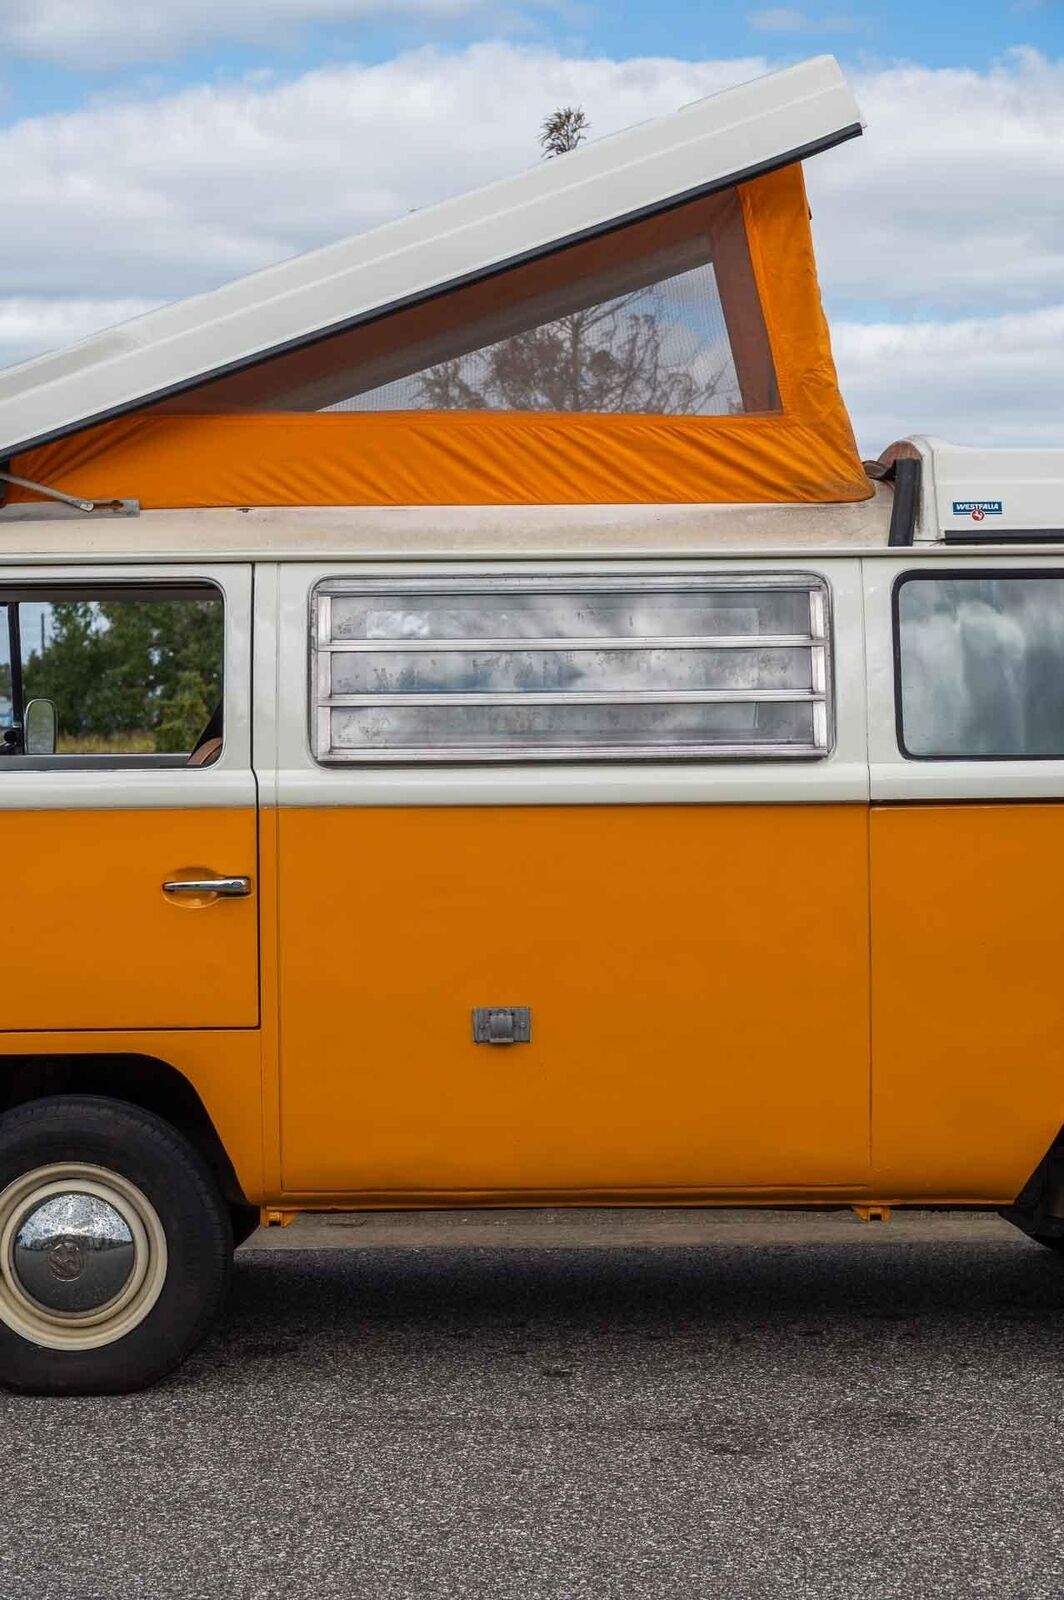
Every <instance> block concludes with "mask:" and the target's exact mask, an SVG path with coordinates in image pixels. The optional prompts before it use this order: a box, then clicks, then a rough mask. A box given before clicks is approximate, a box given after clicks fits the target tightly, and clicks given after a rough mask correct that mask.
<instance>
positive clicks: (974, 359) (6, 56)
mask: <svg viewBox="0 0 1064 1600" xmlns="http://www.w3.org/2000/svg"><path fill="white" fill-rule="evenodd" d="M825 50H830V51H833V52H834V53H835V54H836V55H837V56H838V57H839V58H840V60H841V61H842V63H843V65H844V67H845V69H846V71H847V73H848V75H849V77H850V79H851V82H852V83H853V86H854V88H855V90H856V93H857V96H858V99H859V101H860V103H861V106H862V110H863V112H864V115H865V118H866V121H867V123H868V130H867V133H866V135H865V137H864V138H863V139H861V140H857V141H855V142H854V143H852V144H849V145H846V146H844V147H842V148H840V149H838V150H835V151H832V152H829V153H828V154H826V155H823V156H819V157H817V158H816V160H814V161H813V162H811V163H810V166H809V169H808V180H809V186H810V191H811V198H812V202H813V208H814V229H815V234H816V242H817V251H818V258H819V262H820V270H821V280H822V284H823V289H824V295H825V300H826V304H827V309H828V314H829V317H830V319H831V324H832V329H833V337H834V344H835V354H836V359H837V362H838V365H839V369H840V374H841V377H842V382H843V388H844V391H845V394H846V397H847V400H848V401H849V404H850V408H851V412H852V414H853V416H854V420H855V424H856V426H857V429H858V433H859V436H860V440H861V444H862V446H863V448H864V449H865V450H866V452H871V453H878V451H879V450H880V449H881V448H882V447H883V446H884V445H885V444H886V443H888V442H889V441H890V440H892V439H895V438H897V437H899V436H901V435H903V434H906V433H912V432H918V431H919V432H932V433H938V434H942V435H944V436H946V437H948V438H952V439H954V440H956V441H958V442H963V443H990V444H993V443H998V444H1039V443H1048V444H1059V445H1064V3H1062V0H1011V3H1010V0H1000V3H998V0H971V3H970V4H969V5H967V6H961V5H957V4H956V3H948V4H947V3H945V0H924V3H923V4H917V3H916V0H878V3H877V0H838V3H837V4H835V3H826V4H825V5H823V6H822V7H820V8H813V7H811V6H810V7H804V8H801V9H799V8H796V7H795V8H792V7H790V6H758V5H757V4H756V0H755V3H754V4H753V5H752V6H751V7H750V9H749V10H747V9H745V8H744V7H743V5H742V4H741V0H740V4H738V5H735V4H734V3H731V4H728V5H725V4H716V3H713V0H658V3H656V4H654V5H649V4H648V3H647V0H622V3H617V0H610V3H607V0H0V61H2V63H3V65H2V66H0V217H2V219H3V222H2V230H3V247H2V251H0V261H2V263H3V267H2V275H0V365H7V364H10V363H13V362H16V361H20V360H24V359H26V358H27V357H29V356H31V355H34V354H37V353H39V352H40V351H42V350H45V349H50V348H55V347H56V346H60V345H63V344H66V343H69V342H71V341H72V340H74V339H78V338H81V337H83V336H84V335H86V334H88V333H90V332H93V331H94V330H96V329H97V328H100V327H103V326H106V325H107V324H110V323H113V322H116V321H120V320H122V319H124V318H127V317H130V316H135V315H137V314H138V313H139V312H141V311H144V310H147V309H149V308H150V307H152V306H155V305H158V304H160V303H161V302H163V301H166V300H171V299H175V298H178V297H180V296H183V295H186V294H190V293H194V292H197V291H199V290H202V289H205V288H209V287H212V286H213V285H215V284H218V283H222V282H224V281H225V280H226V279H228V278H232V277H235V276H237V275H239V274H241V273H243V272H247V271H250V270H252V269H254V268H257V267H261V266H264V265H266V264H268V263H269V262H272V261H276V260H278V259H280V258H281V257H284V256H288V255H292V254H293V253H296V252H298V251H301V250H304V249H307V248H309V247H310V246H313V245H317V244H322V243H325V242H327V241H329V240H331V239H334V238H337V237H339V236H341V235H344V234H347V233H350V232H353V231H356V230H359V229H363V228H366V227H371V226H373V225H374V224H375V223H378V222H382V221H385V220H387V219H389V218H391V217H394V216H397V215H400V214H402V213H403V212H405V211H408V210H409V209H410V208H411V207H414V206H424V205H427V204H431V203H432V202H433V201H434V200H438V199H442V198H444V197H445V196H447V195H450V194H454V193H457V192H459V191H461V190H463V189H466V188H469V187H473V186H475V185H477V184H480V183H483V182H485V181H487V180H489V179H492V178H495V177H499V176H502V175H504V174H506V173H510V172H514V171H517V170H519V169H520V168H522V167H524V166H527V165H528V164H529V163H530V162H531V161H532V160H534V159H535V157H536V153H537V152H536V134H537V129H538V126H539V123H540V122H541V120H542V118H543V116H544V115H545V114H546V113H547V112H548V111H550V110H551V109H552V108H553V107H554V106H556V105H558V104H561V103H569V102H578V103H580V104H581V105H582V106H583V107H584V108H585V110H586V111H587V113H588V115H589V116H590V118H591V121H592V127H593V131H594V133H596V134H606V133H611V132H613V131H615V130H616V129H618V128H621V127H624V126H625V125H627V124H629V123H632V122H636V121H640V120H642V119H644V118H646V117H650V116H655V115H658V114H660V113H662V112H667V111H671V110H673V109H674V108H675V107H677V106H680V105H683V104H684V103H685V102H687V101H689V100H692V99H695V98H697V97H698V96H701V95H705V94H711V93H712V92H713V91H714V90H716V89H719V88H722V87H724V86H726V85H728V84H732V83H736V82H740V81H742V80H744V79H747V78H751V77H754V76H756V75H757V74H758V73H761V72H764V71H767V70H769V69H770V68H772V67H776V66H782V65H786V64H788V63H790V62H792V61H795V60H799V59H801V58H802V57H804V56H808V55H812V54H816V53H819V52H821V51H825Z"/></svg>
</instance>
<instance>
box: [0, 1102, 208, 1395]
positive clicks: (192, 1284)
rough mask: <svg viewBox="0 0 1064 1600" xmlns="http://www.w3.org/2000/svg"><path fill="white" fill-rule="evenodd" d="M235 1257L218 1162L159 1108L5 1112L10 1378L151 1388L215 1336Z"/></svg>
mask: <svg viewBox="0 0 1064 1600" xmlns="http://www.w3.org/2000/svg"><path fill="white" fill-rule="evenodd" d="M232 1253H233V1234H232V1225H231V1222H230V1218H229V1212H228V1209H227V1207H226V1205H225V1202H224V1201H223V1199H222V1197H221V1195H220V1194H219V1193H218V1189H217V1186H216V1184H215V1182H214V1179H213V1177H212V1175H211V1173H210V1171H209V1169H208V1168H207V1166H206V1164H205V1163H204V1162H203V1160H202V1159H201V1158H200V1156H199V1154H198V1153H197V1151H196V1150H195V1149H194V1148H193V1146H192V1145H191V1144H189V1143H188V1141H187V1140H186V1139H185V1138H184V1137H183V1136H182V1135H181V1134H179V1133H178V1132H177V1131H176V1130H175V1129H174V1128H172V1127H170V1125H169V1124H168V1123H165V1122H163V1121H162V1120H161V1119H160V1118H159V1117H156V1116H154V1115H153V1114H152V1113H151V1112H148V1111H142V1110H141V1109H140V1108H139V1107H138V1106H133V1105H128V1104H126V1103H125V1102H124V1101H118V1100H107V1099H102V1098H98V1097H96V1096H90V1095H56V1096H54V1097H52V1098H49V1099H45V1100H37V1101H34V1102H33V1103H31V1104H29V1105H25V1106H19V1107H17V1108H16V1109H15V1110H14V1111H9V1112H7V1113H6V1114H5V1115H3V1116H0V1383H3V1384H6V1385H7V1386H8V1387H10V1388H15V1389H21V1390H25V1391H28V1392H31V1393H34V1394H120V1393H126V1392H129V1391H131V1390H135V1389H142V1388H144V1387H145V1386H146V1385H148V1384H150V1383H153V1382H154V1381H155V1380H156V1379H157V1378H161V1377H162V1376H163V1375H164V1374H165V1373H167V1372H169V1371H170V1370H171V1369H172V1368H173V1367H175V1366H177V1365H178V1363H179V1362H181V1361H183V1360H184V1358H185V1356H186V1355H188V1354H189V1352H190V1351H191V1350H192V1349H193V1348H194V1347H195V1346H196V1345H197V1344H198V1343H199V1341H200V1339H201V1338H202V1337H203V1335H204V1334H205V1333H206V1332H207V1330H208V1328H209V1327H210V1325H211V1323H212V1321H213V1320H214V1317H215V1316H216V1314H217V1312H218V1310H219V1309H220V1307H221V1304H222V1302H223V1299H224V1295H225V1291H226V1288H227V1285H228V1278H229V1272H230V1266H231V1261H232Z"/></svg>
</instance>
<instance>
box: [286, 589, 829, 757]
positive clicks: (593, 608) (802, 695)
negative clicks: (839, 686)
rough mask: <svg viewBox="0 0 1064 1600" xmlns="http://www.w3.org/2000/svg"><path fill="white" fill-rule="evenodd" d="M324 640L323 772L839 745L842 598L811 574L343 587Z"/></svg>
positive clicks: (317, 607) (789, 753) (317, 612)
mask: <svg viewBox="0 0 1064 1600" xmlns="http://www.w3.org/2000/svg"><path fill="white" fill-rule="evenodd" d="M313 638H314V663H313V682H314V686H315V694H314V707H313V714H314V719H315V728H314V739H315V753H316V755H317V758H318V760H319V761H322V762H327V763H333V762H424V761H432V762H444V761H452V762H497V761H520V762H524V761H532V760H534V761H607V760H608V761H629V760H661V759H686V760H707V759H714V760H742V759H754V760H783V759H789V758H805V759H809V758H815V757H818V756H824V755H826V754H827V753H828V751H829V749H830V746H831V696H830V649H829V645H830V640H829V636H828V604H827V593H826V590H825V587H824V585H823V583H822V582H821V581H820V580H819V579H818V578H813V577H809V576H807V575H805V574H778V575H776V574H774V575H772V576H771V577H765V576H762V575H758V576H756V577H753V576H735V577H726V578H724V577H716V576H713V575H712V574H707V575H705V576H685V577H645V578H640V577H626V578H613V579H609V578H599V577H594V578H593V577H585V578H571V577H563V576H560V575H559V576H557V577H542V576H536V577H525V576H516V575H515V576H505V577H500V576H485V577H478V578H458V579H437V580H435V581H433V580H426V579H423V578H417V579H415V578H410V579H405V578H380V579H373V580H365V581H362V580H355V579H335V580H327V581H326V582H324V583H321V584H319V585H318V587H317V589H316V591H315V596H314V617H313Z"/></svg>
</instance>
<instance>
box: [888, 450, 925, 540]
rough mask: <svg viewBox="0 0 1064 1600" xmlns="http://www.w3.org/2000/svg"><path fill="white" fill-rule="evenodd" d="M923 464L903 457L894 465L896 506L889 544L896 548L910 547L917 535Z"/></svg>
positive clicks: (911, 457) (891, 520)
mask: <svg viewBox="0 0 1064 1600" xmlns="http://www.w3.org/2000/svg"><path fill="white" fill-rule="evenodd" d="M921 476H922V473H921V463H920V460H919V458H918V457H913V456H901V457H899V459H898V460H897V461H895V463H894V471H893V473H892V477H893V479H894V504H893V506H892V507H891V512H890V533H889V535H888V537H887V544H888V545H891V546H892V547H894V548H897V547H898V546H900V545H910V544H912V542H913V538H914V537H915V534H916V512H917V509H918V507H919V504H920V479H921Z"/></svg>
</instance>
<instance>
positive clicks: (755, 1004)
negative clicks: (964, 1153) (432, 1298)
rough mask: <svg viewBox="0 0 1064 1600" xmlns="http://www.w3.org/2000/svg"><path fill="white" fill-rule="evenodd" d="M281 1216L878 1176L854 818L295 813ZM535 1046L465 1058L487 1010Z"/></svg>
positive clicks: (680, 811) (598, 810)
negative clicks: (316, 1196)
mask: <svg viewBox="0 0 1064 1600" xmlns="http://www.w3.org/2000/svg"><path fill="white" fill-rule="evenodd" d="M277 826H278V829H279V841H280V850H279V873H280V880H279V883H280V902H279V915H280V929H281V943H280V968H279V999H280V1014H281V1040H280V1059H281V1124H282V1143H283V1156H284V1181H285V1189H286V1191H288V1192H289V1193H300V1194H302V1193H307V1194H310V1193H312V1192H315V1191H316V1192H318V1193H322V1192H330V1193H334V1194H335V1193H349V1194H350V1193H358V1194H359V1196H360V1197H362V1198H363V1199H365V1198H371V1197H372V1195H373V1194H377V1195H380V1194H382V1193H388V1194H393V1195H407V1196H410V1195H416V1194H418V1193H420V1194H422V1195H427V1194H429V1193H432V1194H439V1193H445V1192H447V1191H452V1192H453V1191H460V1190H466V1191H471V1190H472V1191H478V1192H489V1191H490V1192H491V1193H494V1194H499V1193H501V1192H505V1193H514V1192H524V1193H525V1194H526V1196H527V1195H535V1194H539V1195H540V1196H543V1195H545V1194H550V1195H551V1196H557V1195H559V1194H563V1193H565V1192H571V1193H572V1194H573V1196H574V1197H575V1196H576V1194H578V1193H581V1192H582V1193H584V1194H585V1195H587V1194H589V1193H607V1192H608V1193H610V1194H612V1195H613V1196H614V1197H620V1196H622V1195H630V1196H632V1197H636V1198H638V1197H640V1196H644V1197H645V1196H646V1195H648V1194H651V1193H653V1194H655V1195H666V1196H668V1194H670V1193H671V1194H674V1195H676V1196H677V1197H679V1196H681V1195H684V1196H690V1197H697V1196H698V1195H699V1194H706V1195H708V1194H711V1193H718V1194H719V1193H725V1192H733V1191H736V1190H740V1189H742V1190H745V1189H749V1190H752V1191H758V1190H764V1191H771V1192H773V1193H778V1192H780V1191H803V1192H804V1191H806V1190H815V1189H818V1188H819V1189H821V1190H826V1189H830V1188H831V1187H833V1186H841V1187H843V1188H844V1189H845V1190H846V1191H847V1192H848V1193H849V1192H851V1191H852V1192H854V1193H857V1194H860V1193H863V1192H864V1188H865V1185H866V1184H867V1179H868V1028H867V1016H868V988H867V974H868V904H867V890H866V873H867V813H866V811H865V810H864V809H863V808H862V807H859V806H831V807H801V806H617V807H584V806H573V807H541V808H518V807H498V808H468V809H466V808H447V807H445V808H439V809H420V808H397V809H391V810H377V809H350V810H348V809H339V808H316V809H313V810H290V811H288V810H286V811H282V812H281V813H280V814H279V816H278V819H277ZM500 1004H501V1005H507V1004H510V1005H517V1004H520V1005H529V1006H531V1008H532V1015H533V1037H532V1043H531V1044H529V1045H514V1046H509V1047H492V1046H487V1045H475V1044H474V1043H473V1042H472V1037H471V1012H472V1008H473V1007H474V1006H476V1005H500Z"/></svg>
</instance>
